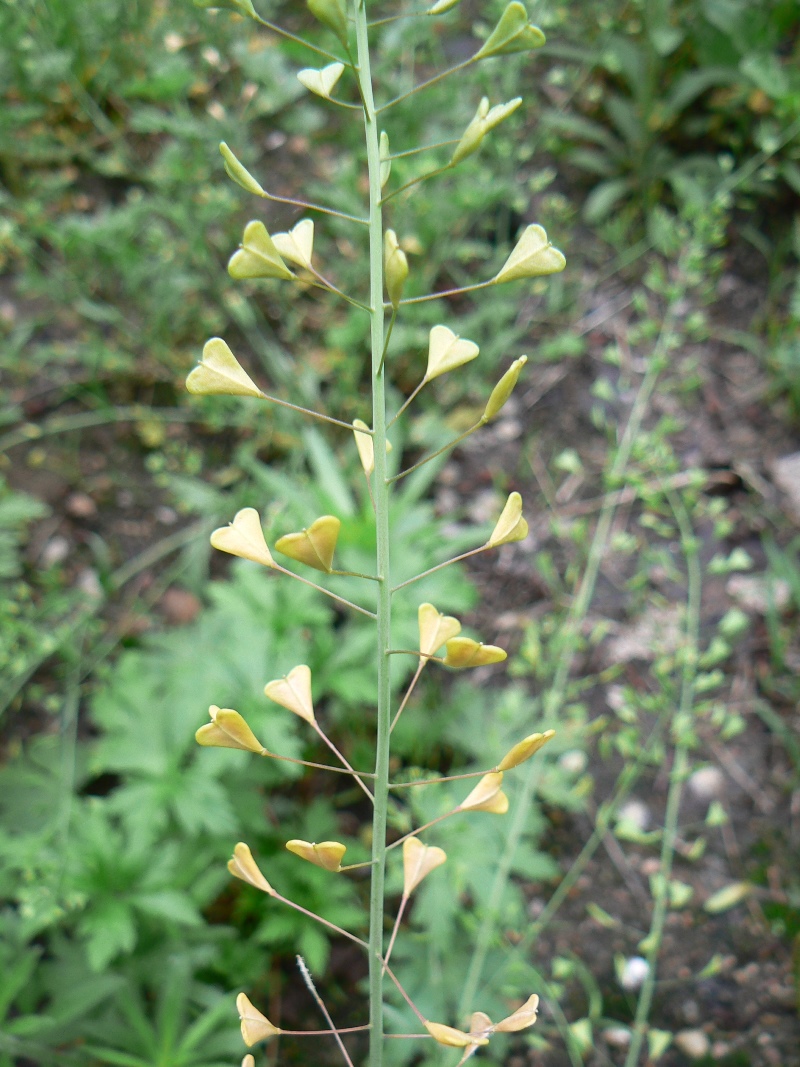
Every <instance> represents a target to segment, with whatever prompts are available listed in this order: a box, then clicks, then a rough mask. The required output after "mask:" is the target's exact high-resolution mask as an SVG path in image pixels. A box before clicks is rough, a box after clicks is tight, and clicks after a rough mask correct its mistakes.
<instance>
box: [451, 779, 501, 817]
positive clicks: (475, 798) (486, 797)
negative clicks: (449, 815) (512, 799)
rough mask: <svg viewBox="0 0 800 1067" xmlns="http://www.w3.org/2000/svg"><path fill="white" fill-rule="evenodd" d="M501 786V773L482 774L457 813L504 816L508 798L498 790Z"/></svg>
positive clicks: (459, 806)
mask: <svg viewBox="0 0 800 1067" xmlns="http://www.w3.org/2000/svg"><path fill="white" fill-rule="evenodd" d="M502 784H503V774H502V771H491V772H490V773H489V774H484V776H483V778H481V780H480V781H479V782H478V784H477V785H476V786H475V788H474V789H473V790H472V792H471V793H470V794H469V795H468V796H467V797H466V799H465V800H462V801H461V803H460V804H459V805H458V808H457V810H458V811H488V812H491V813H492V814H493V815H505V813H506V812H507V811H508V797H507V796H506V794H505V793H504V792H503V790H502V789H501V788H500V787H501V786H502Z"/></svg>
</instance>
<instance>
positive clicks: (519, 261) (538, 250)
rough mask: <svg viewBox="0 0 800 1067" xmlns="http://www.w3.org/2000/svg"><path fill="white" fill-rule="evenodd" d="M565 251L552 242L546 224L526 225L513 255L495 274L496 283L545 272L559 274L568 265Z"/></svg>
mask: <svg viewBox="0 0 800 1067" xmlns="http://www.w3.org/2000/svg"><path fill="white" fill-rule="evenodd" d="M566 265H567V261H566V259H565V258H564V253H563V252H560V251H559V250H558V249H557V248H554V247H553V245H551V244H550V241H549V239H548V237H547V233H546V232H545V229H544V226H539V225H537V224H536V223H532V224H531V225H530V226H526V227H525V229H524V230H523V232H522V236H521V237H520V239H519V240H518V241H517V243H516V245H515V246H514V249H513V251H512V253H511V255H510V256H509V257H508V259H507V260H506V261H505V263H504V264H503V266H502V267H501V268H500V270H499V271H498V272H497V274H496V275H495V276H494V278H493V279H492V281H493V282H494V283H495V284H499V283H500V282H513V281H516V280H517V278H539V277H541V276H542V275H544V274H558V273H559V271H562V270H563V269H564V267H566Z"/></svg>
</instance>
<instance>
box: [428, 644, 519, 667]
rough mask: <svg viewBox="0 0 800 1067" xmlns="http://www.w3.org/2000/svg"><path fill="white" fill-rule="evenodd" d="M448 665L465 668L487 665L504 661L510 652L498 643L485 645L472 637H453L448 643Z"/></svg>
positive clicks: (446, 663)
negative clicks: (499, 646)
mask: <svg viewBox="0 0 800 1067" xmlns="http://www.w3.org/2000/svg"><path fill="white" fill-rule="evenodd" d="M445 648H446V649H447V655H446V656H445V658H444V665H445V666H446V667H456V668H458V669H459V670H463V669H464V668H466V667H485V666H487V665H488V664H490V663H502V662H503V660H504V659H506V657H507V656H508V653H507V652H506V651H505V650H504V649H502V648H498V646H497V645H484V644H482V643H481V642H479V641H473V640H472V638H471V637H452V638H451V639H450V640H449V641H448V642H447V643H446V644H445Z"/></svg>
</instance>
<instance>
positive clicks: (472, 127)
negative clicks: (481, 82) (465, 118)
mask: <svg viewBox="0 0 800 1067" xmlns="http://www.w3.org/2000/svg"><path fill="white" fill-rule="evenodd" d="M488 114H489V97H488V96H484V97H481V102H480V103H479V104H478V110H477V111H476V112H475V116H474V118H473V119H472V120H471V121H470V124H469V126H467V128H466V130H464V132H463V133H462V134H461V140H460V141H459V142H458V144H457V145H456V148H455V151H454V152H453V154H452V156H451V157H450V162H451V163H460V162H461V160H462V159H466V158H467V156H471V155H472V153H473V152H477V151H478V149H479V148H480V146H481V141H482V140H483V138H484V137H485V136H486V125H485V124H486V116H487V115H488Z"/></svg>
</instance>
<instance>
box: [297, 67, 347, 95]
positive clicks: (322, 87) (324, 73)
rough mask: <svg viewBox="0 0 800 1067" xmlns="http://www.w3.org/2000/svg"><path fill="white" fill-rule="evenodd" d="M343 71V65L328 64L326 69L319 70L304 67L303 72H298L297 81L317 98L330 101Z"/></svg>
mask: <svg viewBox="0 0 800 1067" xmlns="http://www.w3.org/2000/svg"><path fill="white" fill-rule="evenodd" d="M343 71H344V63H329V64H328V66H327V67H322V69H321V70H316V69H315V68H314V67H306V68H305V69H304V70H298V72H297V80H298V81H299V82H300V84H301V85H304V86H305V87H306V89H308V91H309V92H311V93H316V94H317V96H324V97H325V99H326V100H330V98H331V93H332V92H333V90H334V88H335V86H336V83H337V82H338V80H339V79H340V78H341V76H342V72H343Z"/></svg>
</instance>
